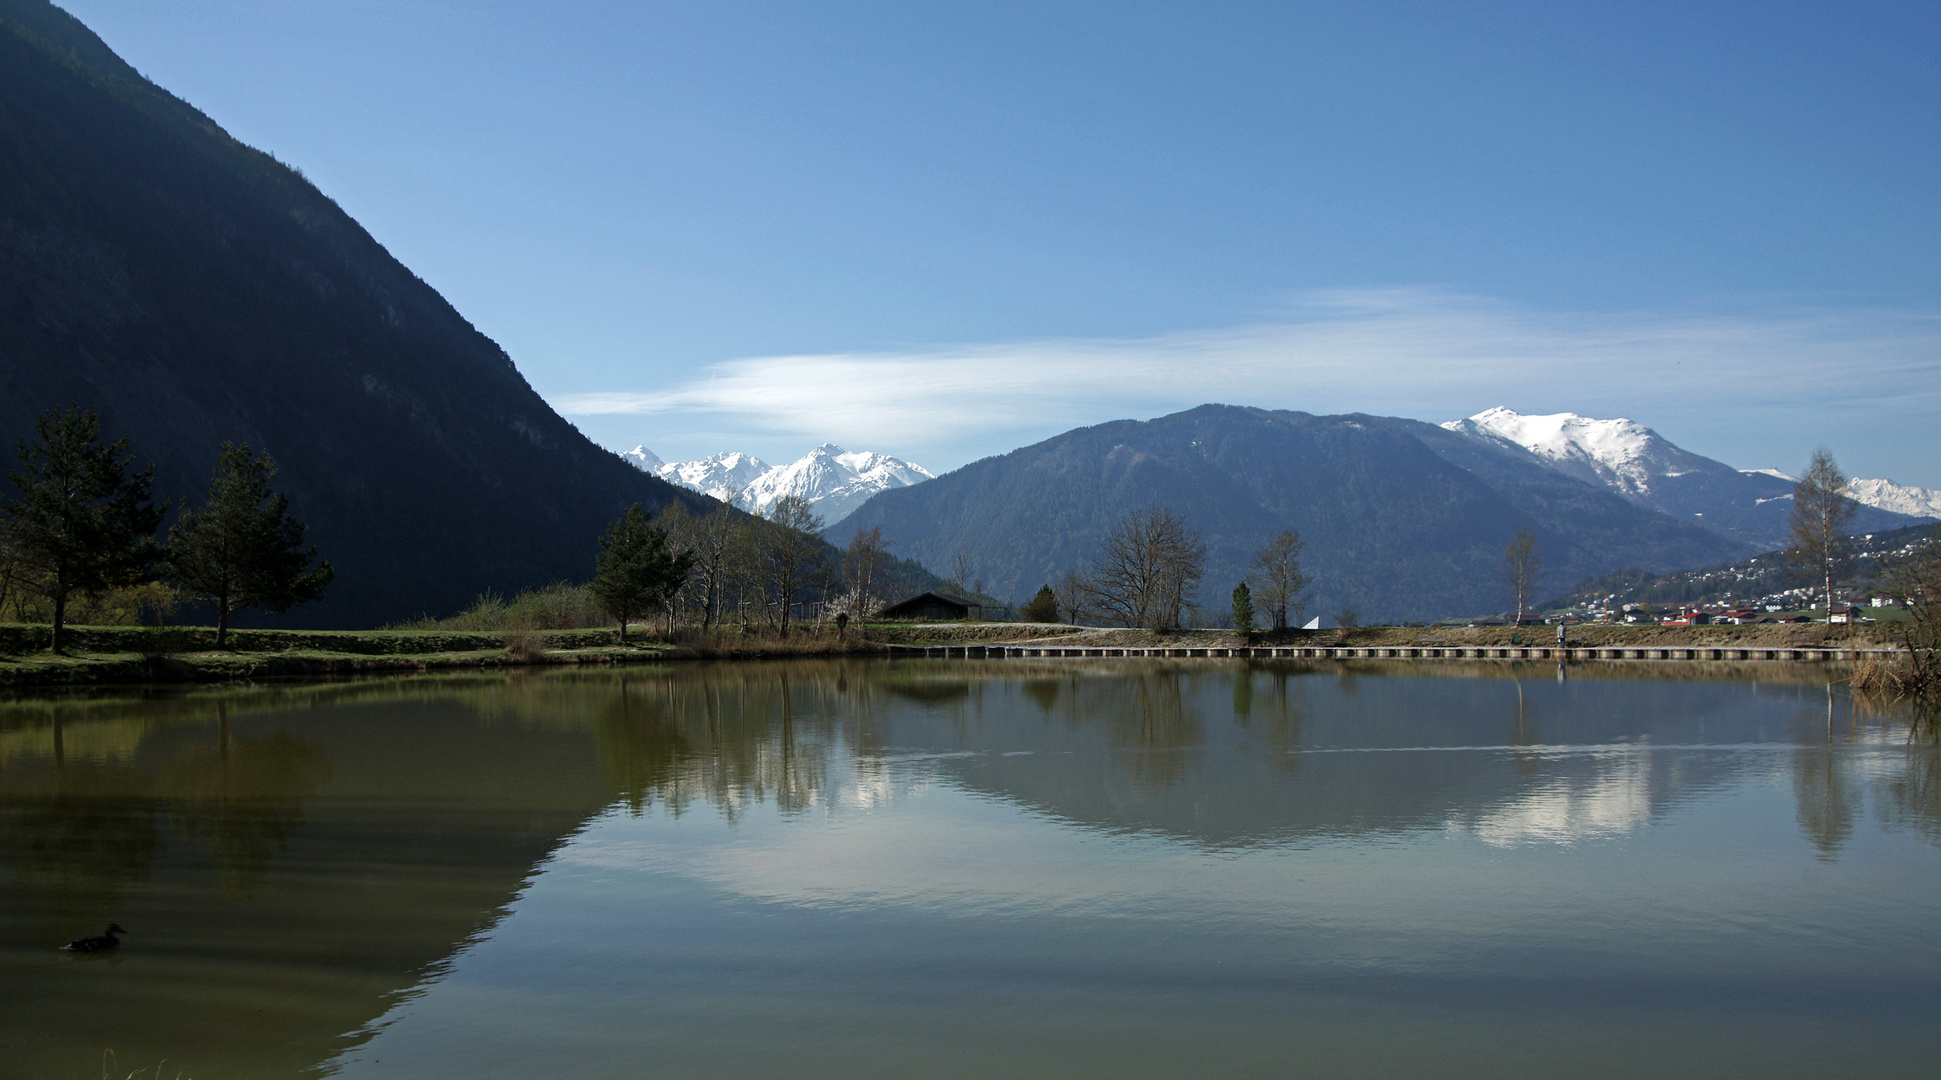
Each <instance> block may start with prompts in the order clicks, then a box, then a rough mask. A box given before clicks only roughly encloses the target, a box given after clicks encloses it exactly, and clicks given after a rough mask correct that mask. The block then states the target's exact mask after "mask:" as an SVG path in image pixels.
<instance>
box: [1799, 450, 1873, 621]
mask: <svg viewBox="0 0 1941 1080" xmlns="http://www.w3.org/2000/svg"><path fill="white" fill-rule="evenodd" d="M1858 509H1859V507H1858V506H1857V505H1856V504H1855V503H1854V501H1853V500H1852V499H1849V498H1847V478H1846V475H1845V474H1844V473H1842V472H1841V471H1840V466H1839V465H1837V464H1835V463H1834V461H1833V452H1832V451H1830V450H1828V449H1827V448H1826V447H1824V446H1822V447H1820V448H1819V449H1818V450H1815V451H1813V460H1812V461H1811V462H1810V463H1808V464H1807V466H1806V473H1805V474H1804V475H1802V476H1801V477H1800V478H1799V483H1797V484H1794V485H1793V521H1792V526H1793V550H1792V556H1793V560H1794V561H1795V562H1797V563H1799V564H1800V565H1801V566H1802V567H1804V568H1805V569H1806V570H1807V572H1809V573H1811V574H1812V575H1813V576H1814V577H1817V578H1819V579H1820V582H1821V588H1823V589H1824V590H1825V591H1826V595H1825V597H1824V600H1825V604H1826V617H1827V620H1828V622H1829V623H1830V622H1831V621H1832V619H1833V582H1834V579H1835V578H1837V577H1839V575H1840V571H1841V570H1842V569H1844V568H1845V565H1846V559H1847V529H1848V527H1849V526H1850V525H1852V524H1853V515H1854V513H1855V512H1856V511H1857V510H1858Z"/></svg>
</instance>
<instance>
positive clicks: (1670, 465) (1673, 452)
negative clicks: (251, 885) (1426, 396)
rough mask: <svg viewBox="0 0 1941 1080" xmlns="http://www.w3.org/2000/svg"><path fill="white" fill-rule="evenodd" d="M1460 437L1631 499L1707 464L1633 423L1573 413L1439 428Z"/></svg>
mask: <svg viewBox="0 0 1941 1080" xmlns="http://www.w3.org/2000/svg"><path fill="white" fill-rule="evenodd" d="M1442 426H1443V427H1444V428H1446V429H1448V430H1450V431H1453V432H1456V433H1457V434H1460V435H1468V436H1470V437H1472V438H1477V439H1482V440H1485V441H1495V442H1501V443H1509V444H1512V445H1515V446H1520V447H1522V448H1523V449H1525V450H1528V451H1529V452H1530V453H1532V454H1535V455H1536V456H1537V457H1539V458H1542V459H1544V463H1545V464H1546V465H1549V466H1550V467H1551V468H1553V469H1556V470H1557V471H1559V472H1562V473H1565V474H1567V475H1570V476H1575V477H1577V478H1578V479H1580V480H1585V481H1589V482H1590V483H1593V484H1599V485H1602V486H1604V487H1609V488H1613V489H1615V490H1616V491H1618V492H1619V493H1620V494H1623V495H1628V496H1630V497H1632V498H1643V497H1646V496H1649V495H1650V494H1651V493H1652V491H1651V486H1652V482H1653V481H1654V480H1656V479H1658V478H1660V477H1666V476H1682V475H1684V474H1685V473H1687V472H1691V471H1694V470H1697V469H1704V468H1706V467H1707V466H1708V465H1710V466H1711V467H1712V468H1717V466H1716V465H1712V463H1711V462H1710V461H1708V460H1707V459H1705V458H1701V457H1699V456H1698V455H1696V454H1693V453H1691V452H1689V451H1686V450H1681V449H1679V448H1678V447H1676V446H1674V445H1672V444H1671V443H1670V442H1668V441H1667V440H1666V439H1665V438H1664V437H1663V436H1661V435H1659V434H1658V433H1657V432H1655V431H1653V430H1651V429H1650V428H1648V427H1645V426H1644V425H1643V424H1640V423H1638V422H1637V421H1635V420H1625V419H1617V420H1595V419H1592V418H1590V417H1588V416H1579V415H1577V414H1576V413H1551V414H1549V415H1546V416H1525V415H1523V414H1522V413H1519V412H1516V411H1515V410H1513V409H1506V408H1503V407H1502V406H1498V407H1496V408H1494V409H1487V410H1485V411H1483V412H1479V413H1477V414H1476V415H1475V416H1472V417H1469V418H1468V419H1466V420H1451V421H1449V422H1448V423H1446V424H1444V425H1442Z"/></svg>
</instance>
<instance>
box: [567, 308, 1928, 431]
mask: <svg viewBox="0 0 1941 1080" xmlns="http://www.w3.org/2000/svg"><path fill="white" fill-rule="evenodd" d="M1210 401H1218V402H1226V403H1231V404H1244V405H1257V406H1262V407H1267V408H1292V409H1302V410H1306V411H1311V412H1371V413H1382V414H1389V415H1400V416H1412V417H1418V418H1422V419H1438V420H1439V419H1451V418H1454V417H1457V416H1462V415H1467V414H1469V413H1473V412H1476V411H1478V410H1480V409H1483V408H1486V407H1488V406H1491V405H1496V404H1507V405H1510V406H1511V407H1513V408H1517V409H1519V410H1521V411H1524V412H1545V411H1564V410H1571V411H1577V412H1585V413H1589V414H1591V415H1602V416H1615V415H1626V416H1630V417H1632V418H1634V419H1639V420H1642V421H1644V422H1645V423H1648V424H1652V425H1653V426H1657V427H1660V428H1661V429H1664V428H1665V427H1666V425H1673V426H1674V427H1676V426H1678V425H1679V424H1712V423H1719V424H1726V425H1733V426H1737V427H1739V428H1740V429H1741V430H1743V429H1745V428H1747V427H1750V426H1758V425H1769V424H1774V423H1782V422H1789V423H1804V424H1806V425H1807V426H1809V427H1815V428H1817V427H1820V426H1822V425H1834V426H1836V427H1837V425H1839V424H1842V423H1848V422H1851V421H1853V420H1854V419H1856V418H1861V417H1866V418H1869V421H1870V422H1872V423H1879V422H1880V421H1881V420H1882V419H1883V418H1885V419H1887V420H1888V421H1889V422H1890V423H1892V422H1894V421H1893V418H1905V419H1907V420H1910V421H1912V420H1920V421H1922V422H1926V421H1928V420H1932V419H1933V418H1935V417H1936V415H1937V413H1938V412H1941V409H1938V408H1937V407H1938V406H1941V317H1937V316H1936V315H1935V314H1932V313H1926V312H1913V311H1904V310H1878V309H1876V310H1862V311H1854V310H1820V309H1805V308H1796V309H1791V310H1783V311H1772V310H1766V311H1762V312H1759V313H1756V314H1724V315H1719V314H1712V315H1689V314H1665V313H1652V312H1629V313H1615V314H1613V313H1545V312H1535V311H1530V310H1527V309H1521V308H1517V307H1514V306H1511V305H1508V304H1504V303H1499V302H1493V301H1489V300H1486V299H1480V298H1476V297H1468V296H1459V295H1452V294H1449V293H1444V292H1438V291H1433V290H1421V289H1411V290H1379V291H1340V292H1328V293H1310V294H1304V295H1303V296H1301V297H1300V298H1299V301H1298V303H1297V304H1296V305H1295V307H1294V308H1293V309H1292V310H1291V311H1290V314H1289V316H1288V317H1287V318H1286V319H1285V320H1283V321H1279V322H1275V323H1272V324H1262V325H1255V326H1246V327H1237V328H1230V329H1224V330H1214V331H1205V332H1192V333H1179V334H1172V335H1168V336H1164V337H1156V338H1145V339H1130V340H1050V341H1027V342H1015V343H1007V344H993V345H966V346H954V347H940V348H935V349H925V350H912V351H903V352H881V353H852V354H828V355H797V356H767V357H755V358H749V359H740V360H731V361H725V362H722V363H718V364H714V365H711V366H709V367H708V368H706V369H704V370H703V371H701V372H700V373H698V374H697V375H696V376H695V377H693V378H691V379H689V380H688V381H686V382H684V383H681V384H679V385H676V386H673V387H670V388H667V389H663V390H651V391H612V392H602V393H587V394H573V395H567V396H563V397H560V398H558V399H556V400H555V401H554V404H555V405H556V406H557V407H558V408H559V409H560V410H561V411H562V412H565V413H567V414H569V415H598V414H636V415H643V416H656V417H660V418H663V420H664V421H665V420H670V419H676V418H679V420H680V422H683V423H691V424H696V425H699V424H705V425H706V426H708V427H710V428H715V429H720V428H724V427H725V428H731V429H732V428H740V429H742V430H747V431H751V432H753V431H760V432H763V433H765V434H768V435H794V436H799V437H801V438H804V439H810V440H814V441H821V440H822V439H825V438H829V437H831V436H832V435H839V436H840V437H841V438H844V439H850V440H855V441H857V443H858V444H859V445H867V446H871V447H883V448H891V449H892V450H893V452H898V453H902V454H904V455H906V456H913V457H917V458H918V459H921V456H922V455H926V454H927V455H929V456H930V457H932V458H945V457H953V456H959V455H960V454H961V455H962V456H975V455H976V454H978V453H992V452H998V451H1002V450H1005V449H1009V448H1010V447H1011V446H1014V445H1016V442H1015V441H1007V440H1010V439H1012V438H1014V437H1015V435H1016V433H1018V432H1036V433H1038V436H1039V437H1042V436H1044V435H1050V434H1053V433H1055V432H1058V431H1062V430H1065V429H1066V428H1069V427H1072V426H1075V425H1078V424H1087V423H1096V422H1099V421H1102V420H1107V419H1114V418H1121V417H1149V416H1153V415H1158V414H1160V413H1164V412H1169V411H1174V410H1177V409H1180V408H1188V407H1191V406H1193V405H1198V404H1201V403H1204V402H1210ZM663 426H665V425H664V424H663ZM1668 434H1670V435H1671V437H1673V439H1674V441H1679V442H1681V443H1686V444H1688V445H1692V442H1693V440H1692V437H1691V435H1690V434H1689V432H1688V431H1677V430H1674V431H1669V432H1668ZM1681 436H1682V437H1681ZM1699 442H1701V443H1702V440H1699ZM985 444H989V445H985ZM1810 444H1811V438H1809V440H1808V445H1809V446H1810ZM1692 448H1693V449H1699V450H1700V452H1701V453H1703V452H1706V451H1705V450H1703V449H1701V448H1700V445H1692ZM953 451H954V452H955V453H954V452H953Z"/></svg>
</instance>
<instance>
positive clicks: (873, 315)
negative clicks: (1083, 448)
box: [63, 0, 1941, 486]
mask: <svg viewBox="0 0 1941 1080" xmlns="http://www.w3.org/2000/svg"><path fill="white" fill-rule="evenodd" d="M63 6H65V7H66V8H67V9H68V10H69V11H71V12H73V13H74V14H75V15H77V16H78V17H80V18H81V19H82V21H84V22H86V23H87V24H88V25H89V26H90V27H92V28H93V29H94V30H95V31H96V32H97V33H99V34H101V35H102V37H103V38H104V39H105V40H106V41H107V42H108V44H109V45H110V46H111V47H113V48H114V49H115V50H116V51H117V52H119V53H120V54H121V55H122V56H123V57H125V58H126V59H128V60H129V61H130V62H131V63H133V64H134V65H135V66H136V67H137V68H138V69H140V70H141V71H142V72H143V73H144V74H146V75H148V76H149V77H150V78H152V79H154V80H156V81H157V82H158V83H160V84H161V85H163V86H164V87H167V88H168V89H170V90H171V91H173V92H175V93H176V94H178V95H179V96H181V97H183V98H184V99H186V100H188V101H189V102H191V103H192V104H194V105H196V106H197V107H199V108H201V109H202V110H203V111H205V112H207V113H208V114H210V115H211V116H212V117H213V118H214V119H215V120H216V121H217V122H219V123H221V124H222V125H223V126H225V127H226V128H228V129H229V131H230V132H231V133H233V134H235V135H236V136H237V137H239V138H241V139H243V140H244V141H246V142H249V143H251V144H253V145H256V146H260V147H263V148H265V149H268V150H271V151H273V152H274V153H276V154H277V156H278V157H280V158H282V159H283V160H285V161H288V162H291V163H293V164H295V165H298V166H299V167H301V168H302V169H303V170H304V172H305V174H306V175H308V176H309V177H310V178H311V179H312V180H313V181H314V182H316V183H317V185H318V186H319V187H320V188H322V189H323V190H324V191H325V192H326V193H327V194H329V195H331V196H332V197H333V198H335V199H337V200H338V202H339V203H341V204H342V205H343V206H344V208H345V209H346V210H348V211H349V212H350V213H351V214H352V215H353V216H355V217H357V218H358V220H359V221H361V222H362V223H363V224H364V225H365V226H366V227H367V228H368V229H370V231H371V232H372V234H373V235H375V236H376V237H377V238H378V240H380V241H381V242H382V243H384V244H385V245H386V246H387V247H388V248H389V249H390V250H391V251H392V252H393V253H394V254H395V255H397V256H398V257H399V258H400V259H401V260H402V261H403V262H405V263H406V264H407V265H408V266H410V267H411V268H413V269H414V270H416V271H417V272H418V273H420V274H421V275H422V276H423V277H424V278H425V279H426V280H428V281H429V282H431V283H432V284H433V285H434V286H436V287H437V288H438V289H439V290H440V291H441V292H443V293H444V294H445V295H446V296H447V297H448V298H449V299H451V301H452V302H453V303H454V304H455V305H456V306H457V307H458V309H459V310H460V311H462V312H463V313H465V315H466V316H467V317H468V318H470V319H471V320H472V321H473V322H474V323H475V324H476V325H478V326H479V328H480V329H481V330H483V331H484V332H486V333H487V334H489V335H491V336H492V337H493V338H495V339H496V340H498V341H499V342H500V343H501V344H503V345H504V346H505V347H506V349H507V350H508V351H509V352H510V353H511V354H512V356H513V358H514V360H515V361H516V362H517V363H518V364H519V367H520V368H521V370H522V371H524V372H525V373H526V376H527V378H528V379H530V380H531V382H532V383H533V385H534V386H535V387H536V388H537V389H538V390H539V391H540V392H541V393H542V394H544V395H545V396H546V397H547V398H548V400H550V401H552V402H553V403H554V404H555V405H556V406H557V407H559V408H560V409H561V410H562V411H563V412H565V413H566V414H567V415H568V416H569V417H570V418H571V419H573V420H574V421H575V422H576V423H578V424H579V425H580V427H581V428H582V429H583V430H585V431H586V432H587V433H588V434H589V435H591V436H592V437H593V438H594V439H596V440H597V441H599V442H601V443H603V444H605V445H608V446H611V447H614V448H616V449H624V448H627V447H631V446H633V445H634V444H636V443H645V444H646V445H647V446H648V447H650V448H651V449H653V450H654V451H656V452H657V453H659V454H661V455H662V456H663V457H668V458H670V459H671V458H676V457H698V456H701V455H704V454H707V453H711V452H713V451H716V450H723V449H731V448H732V449H743V450H747V451H750V452H753V453H755V454H757V455H759V456H762V457H765V458H769V459H771V460H787V459H790V458H793V457H795V456H797V455H799V454H800V453H802V452H803V451H805V450H807V449H808V448H809V447H811V446H813V445H815V444H817V443H820V442H824V441H835V442H839V443H842V444H844V445H847V446H849V447H851V448H853V449H876V450H883V451H887V452H890V453H894V454H898V455H900V456H904V457H907V458H910V459H912V460H915V461H918V462H920V463H922V464H924V465H925V466H927V467H929V468H931V469H933V470H936V471H942V470H944V469H947V468H951V467H954V466H956V465H959V464H962V463H964V462H965V461H968V460H972V459H975V458H977V457H981V456H984V455H987V454H992V453H1001V452H1003V451H1005V450H1009V449H1011V448H1013V447H1015V446H1018V445H1021V444H1023V443H1026V442H1031V441H1035V440H1037V439H1040V438H1044V437H1047V436H1049V435H1052V434H1055V433H1057V432H1059V431H1062V430H1065V429H1067V428H1070V427H1073V426H1076V425H1079V424H1086V423H1094V422H1098V421H1101V420H1107V419H1114V418H1119V417H1143V416H1153V415H1158V414H1160V413H1163V412H1167V411H1172V410H1174V409H1177V408H1184V407H1189V406H1191V405H1194V404H1198V403H1200V402H1202V401H1208V400H1217V401H1227V402H1232V403H1236V404H1250V405H1259V406H1264V407H1270V408H1293V409H1305V410H1308V411H1314V412H1342V411H1364V412H1373V413H1384V414H1392V415H1402V416H1414V417H1418V418H1421V419H1428V420H1447V419H1453V418H1455V417H1459V416H1465V415H1469V414H1472V413H1475V412H1478V411H1480V410H1482V409H1485V408H1488V407H1490V406H1493V405H1499V404H1500V405H1508V406H1510V407H1512V408H1515V409H1518V410H1519V411H1523V412H1556V411H1564V410H1571V411H1577V412H1582V413H1586V414H1589V415H1594V416H1619V415H1622V416H1628V417H1631V418H1632V419H1636V420H1639V421H1641V422H1643V423H1646V424H1649V425H1651V426H1653V427H1655V428H1657V429H1658V430H1659V431H1660V433H1662V434H1664V435H1665V436H1666V437H1668V438H1670V439H1672V440H1673V441H1674V442H1677V443H1679V444H1680V445H1683V446H1685V447H1687V448H1688V449H1691V450H1695V451H1698V452H1700V453H1704V454H1708V455H1710V456H1713V457H1717V458H1719V459H1721V460H1724V461H1727V462H1730V463H1733V464H1735V465H1740V466H1742V467H1767V466H1770V467H1777V468H1782V469H1788V470H1795V469H1797V468H1799V467H1801V466H1803V465H1804V463H1805V460H1806V458H1807V456H1808V455H1809V454H1810V453H1811V451H1812V450H1813V448H1814V447H1815V446H1816V445H1819V444H1825V445H1828V446H1830V447H1831V448H1832V449H1833V450H1834V452H1835V453H1836V455H1837V456H1838V457H1839V459H1840V461H1841V462H1842V464H1843V465H1845V466H1846V467H1847V469H1848V470H1849V471H1850V472H1852V473H1854V474H1856V475H1862V476H1891V477H1893V478H1894V479H1897V480H1900V481H1901V482H1903V483H1919V484H1923V485H1927V486H1941V438H1937V437H1936V435H1935V432H1936V430H1937V427H1938V426H1941V425H1937V421H1941V123H1938V122H1937V120H1936V117H1941V64H1936V63H1935V59H1934V58H1935V57H1937V56H1941V6H1937V5H1933V4H1931V3H1930V4H1884V3H1851V4H1845V5H1838V6H1834V5H1824V4H1821V5H1804V4H1783V3H1747V4H1722V3H1721V4H1693V3H1684V4H1662V5H1659V4H1610V3H1604V4H1569V3H1543V4H1536V3H1532V4H1515V3H1473V4H1461V5H1456V4H1427V3H1424V4H1381V3H1355V4H1293V3H1283V4H1265V5H1256V4H1220V3H1206V2H1201V3H1193V4H1136V3H1116V4H1046V3H1029V4H970V3H963V4H953V5H940V4H840V5H837V4H811V3H801V4H788V5H768V4H759V3H747V4H720V3H701V4H638V3H565V2H555V3H537V2H524V0H518V2H513V0H506V2H479V3H455V2H424V3H402V4H401V3H395V2H392V3H376V2H364V0H346V2H314V3H303V4H263V3H261V2H260V0H259V2H242V0H69V2H67V3H65V4H64V5H63Z"/></svg>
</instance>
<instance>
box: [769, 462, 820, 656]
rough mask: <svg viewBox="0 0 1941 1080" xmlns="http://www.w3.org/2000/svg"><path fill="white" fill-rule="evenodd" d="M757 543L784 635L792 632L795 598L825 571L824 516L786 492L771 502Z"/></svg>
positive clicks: (807, 503)
mask: <svg viewBox="0 0 1941 1080" xmlns="http://www.w3.org/2000/svg"><path fill="white" fill-rule="evenodd" d="M763 520H764V521H765V522H766V525H765V527H763V528H762V529H761V531H760V536H759V538H758V540H757V542H756V551H757V553H758V555H759V558H760V562H761V567H762V571H763V576H764V578H765V579H766V582H765V584H766V585H767V586H768V590H769V594H770V595H771V596H772V597H773V598H774V600H775V602H776V603H777V604H778V605H779V607H780V609H781V616H780V617H781V624H782V634H783V636H787V634H788V632H789V608H790V607H791V606H793V605H794V603H795V600H796V597H798V596H801V595H802V594H803V593H804V592H806V591H808V590H809V589H811V588H814V587H815V585H816V584H817V578H819V577H820V576H821V573H822V570H823V561H822V538H821V536H819V535H818V534H819V533H821V532H822V519H821V518H820V517H817V516H816V512H815V511H814V510H813V509H811V508H810V507H809V500H807V499H805V498H803V497H802V496H800V495H784V496H782V497H781V498H779V499H777V500H775V501H774V503H772V504H770V506H769V508H768V513H767V514H764V515H763Z"/></svg>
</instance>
